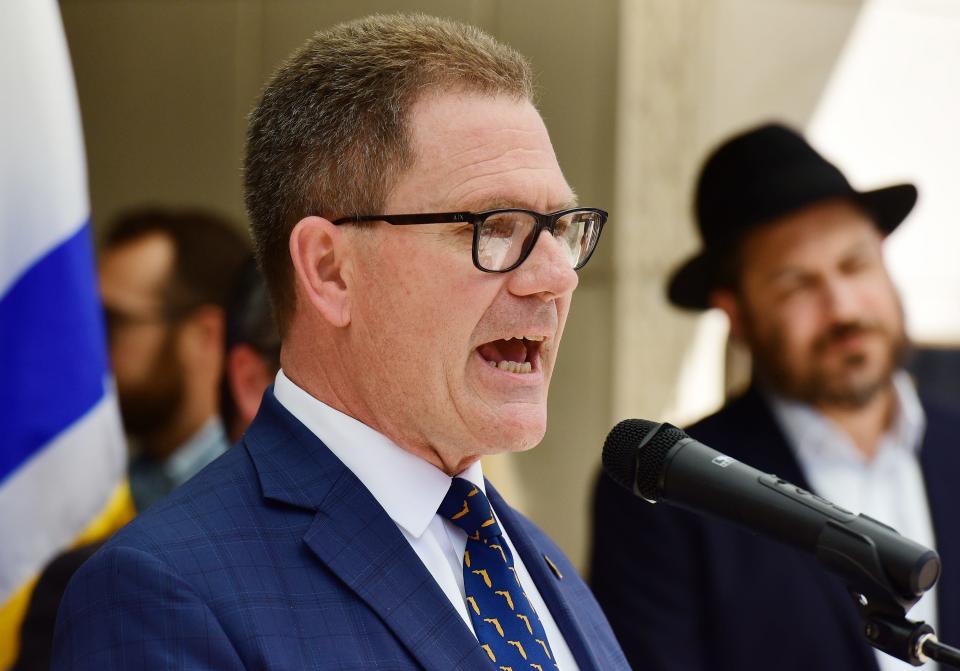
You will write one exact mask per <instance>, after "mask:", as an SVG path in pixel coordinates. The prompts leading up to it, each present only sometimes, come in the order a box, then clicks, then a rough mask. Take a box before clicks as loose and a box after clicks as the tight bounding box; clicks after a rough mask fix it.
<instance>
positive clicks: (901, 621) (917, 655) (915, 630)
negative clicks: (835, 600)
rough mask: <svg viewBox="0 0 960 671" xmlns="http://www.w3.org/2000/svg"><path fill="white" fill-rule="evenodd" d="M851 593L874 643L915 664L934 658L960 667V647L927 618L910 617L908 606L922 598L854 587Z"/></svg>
mask: <svg viewBox="0 0 960 671" xmlns="http://www.w3.org/2000/svg"><path fill="white" fill-rule="evenodd" d="M850 594H851V595H852V596H853V598H854V601H855V602H856V604H857V610H858V612H859V613H860V617H861V618H863V621H864V627H863V633H864V635H865V636H866V637H867V641H868V642H869V643H870V645H872V646H873V647H875V648H877V649H878V650H880V651H882V652H885V653H887V654H888V655H891V656H893V657H896V658H897V659H902V660H903V661H905V662H907V663H909V664H912V665H913V666H921V665H923V664H926V663H927V662H929V661H930V660H934V661H936V662H940V663H941V664H943V665H945V666H952V667H953V668H955V669H960V650H958V649H957V648H954V647H952V646H949V645H947V644H945V643H941V642H940V641H938V640H937V635H936V634H935V633H934V631H933V627H931V626H930V625H929V624H927V623H926V622H914V621H913V620H908V619H907V617H906V613H907V610H908V609H909V608H910V607H911V606H913V604H914V603H916V602H917V601H919V598H917V599H914V600H913V601H912V602H909V601H906V600H904V599H902V598H900V597H897V596H894V595H891V594H884V593H880V594H879V595H877V594H874V595H873V596H871V597H867V596H866V595H864V594H862V593H859V592H857V591H856V590H853V589H851V590H850Z"/></svg>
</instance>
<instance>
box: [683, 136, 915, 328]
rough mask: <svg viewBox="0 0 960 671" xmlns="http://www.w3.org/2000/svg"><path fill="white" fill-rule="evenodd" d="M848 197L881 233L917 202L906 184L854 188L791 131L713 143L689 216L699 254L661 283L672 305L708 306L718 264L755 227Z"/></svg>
mask: <svg viewBox="0 0 960 671" xmlns="http://www.w3.org/2000/svg"><path fill="white" fill-rule="evenodd" d="M833 198H847V199H849V200H851V201H852V202H854V203H856V204H857V205H859V206H860V207H861V208H862V209H863V210H864V211H865V212H866V213H867V214H868V216H870V217H871V218H872V219H873V221H874V223H875V224H876V226H877V228H878V229H879V230H880V231H881V232H882V233H883V234H884V235H886V234H888V233H890V232H891V231H893V229H895V228H896V227H897V226H899V225H900V222H902V221H903V220H904V219H905V218H906V216H907V215H908V214H909V213H910V210H912V209H913V206H914V204H915V203H916V202H917V189H916V187H915V186H913V185H912V184H897V185H895V186H888V187H885V188H882V189H875V190H873V191H857V190H856V189H854V188H853V187H852V186H850V183H849V182H848V181H847V178H846V177H844V176H843V173H841V172H840V170H839V169H838V168H837V167H836V166H835V165H833V164H832V163H830V162H829V161H827V159H825V158H824V157H823V156H821V155H820V154H819V153H817V151H816V150H815V149H814V148H813V147H811V146H810V145H809V144H808V143H807V141H806V140H804V139H803V137H802V136H801V135H800V134H799V133H797V132H796V131H794V130H792V129H790V128H787V127H786V126H783V125H781V124H766V125H763V126H759V127H757V128H753V129H751V130H748V131H746V132H743V133H741V134H739V135H737V136H735V137H733V138H731V139H729V140H727V141H726V142H724V143H723V144H722V145H720V146H719V147H718V148H717V149H715V150H714V151H713V153H712V154H710V156H709V157H708V158H707V160H706V162H705V163H704V166H703V169H702V170H701V171H700V178H699V179H698V180H697V191H696V201H695V208H696V218H697V227H698V228H699V231H700V238H701V240H702V241H703V249H702V251H701V252H700V253H699V254H697V255H696V256H694V257H693V258H690V259H688V260H687V261H686V262H684V263H683V264H681V265H680V266H679V267H678V268H677V269H676V270H675V271H674V272H673V275H672V276H671V278H670V281H669V283H668V285H667V297H668V298H669V300H670V302H671V303H673V304H674V305H676V306H678V307H682V308H687V309H691V310H704V309H706V308H708V307H709V303H708V301H709V295H710V291H711V290H712V289H714V287H715V286H716V282H717V279H718V270H719V261H720V260H721V259H722V258H723V257H724V255H725V254H728V253H730V252H731V251H732V250H733V249H734V248H735V246H736V244H737V243H738V242H739V241H740V240H741V239H742V238H743V236H744V235H745V234H747V233H749V232H750V231H752V230H753V229H754V228H756V227H757V226H761V225H763V224H766V223H768V222H771V221H773V220H775V219H777V218H779V217H782V216H785V215H788V214H790V213H792V212H796V211H797V210H800V209H802V208H804V207H806V206H807V205H812V204H814V203H818V202H822V201H825V200H830V199H833Z"/></svg>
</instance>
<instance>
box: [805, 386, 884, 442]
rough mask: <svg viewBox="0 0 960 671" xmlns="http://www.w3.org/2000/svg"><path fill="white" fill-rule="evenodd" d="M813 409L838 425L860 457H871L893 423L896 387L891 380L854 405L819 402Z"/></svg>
mask: <svg viewBox="0 0 960 671" xmlns="http://www.w3.org/2000/svg"><path fill="white" fill-rule="evenodd" d="M816 409H817V411H819V412H820V413H822V414H823V415H824V416H825V417H827V418H829V419H830V420H831V421H833V422H834V423H835V424H836V425H837V426H839V427H840V429H841V430H843V432H844V433H846V434H847V436H849V437H850V440H851V441H853V444H854V446H856V448H857V450H858V451H859V452H860V453H861V454H863V456H864V457H866V458H867V459H873V457H874V456H875V455H876V453H877V450H878V449H879V446H880V439H881V438H882V437H883V434H884V433H886V432H887V430H888V429H889V428H890V426H891V425H892V424H893V419H894V415H895V413H896V410H897V395H896V390H895V389H894V386H893V384H892V383H891V384H888V385H887V386H886V387H884V388H883V389H881V390H880V391H878V392H877V393H876V394H875V395H874V397H873V398H872V399H870V400H869V401H868V402H867V403H866V405H863V406H860V407H858V408H851V407H848V406H837V405H829V406H824V405H820V406H816Z"/></svg>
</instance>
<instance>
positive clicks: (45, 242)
mask: <svg viewBox="0 0 960 671" xmlns="http://www.w3.org/2000/svg"><path fill="white" fill-rule="evenodd" d="M3 14H4V17H3V20H2V21H0V97H2V99H3V104H2V105H0V669H3V668H6V667H8V666H9V665H10V664H11V663H12V661H13V658H14V655H15V653H16V647H17V646H16V636H17V633H18V630H19V624H20V620H21V618H22V615H23V612H24V609H25V607H26V604H27V599H28V598H29V594H30V589H31V587H32V585H33V583H34V581H35V580H36V577H37V576H38V574H39V572H40V570H41V569H42V568H43V567H44V565H45V564H46V563H47V562H48V561H49V560H50V559H52V558H53V557H54V556H55V555H56V554H57V553H59V552H61V551H62V550H64V549H66V548H68V547H70V546H73V545H75V544H77V543H80V542H83V541H84V540H93V539H94V538H97V537H102V536H103V535H105V534H107V533H109V532H110V531H112V530H114V529H115V528H117V527H118V526H119V525H121V524H122V523H124V522H125V521H126V520H128V519H129V518H130V516H131V515H132V506H131V504H130V499H129V490H128V488H127V486H126V480H125V471H126V447H125V444H124V439H123V432H122V429H121V426H120V419H119V412H118V410H117V404H116V397H115V394H114V391H113V388H112V385H111V382H110V377H109V371H108V366H107V357H106V346H105V337H104V327H103V319H102V315H101V311H100V306H99V299H98V297H97V291H96V280H95V272H94V261H93V249H92V243H91V233H90V211H89V199H88V195H87V183H86V164H85V157H84V150H83V138H82V132H81V126H80V115H79V109H78V105H77V96H76V89H75V87H74V82H73V75H72V71H71V67H70V57H69V53H68V51H67V45H66V41H65V38H64V33H63V25H62V23H61V19H60V15H59V10H58V7H57V4H56V2H55V0H10V1H9V2H5V3H4V10H3Z"/></svg>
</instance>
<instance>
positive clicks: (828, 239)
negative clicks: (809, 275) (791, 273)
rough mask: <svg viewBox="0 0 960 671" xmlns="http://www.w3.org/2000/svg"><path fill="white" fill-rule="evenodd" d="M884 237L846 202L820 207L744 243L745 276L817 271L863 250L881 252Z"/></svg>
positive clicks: (772, 225) (760, 231)
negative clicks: (746, 273) (747, 274)
mask: <svg viewBox="0 0 960 671" xmlns="http://www.w3.org/2000/svg"><path fill="white" fill-rule="evenodd" d="M882 241H883V235H882V234H881V233H880V231H878V230H877V227H876V226H875V225H874V223H873V221H872V220H871V219H870V218H869V217H868V216H867V215H866V214H865V213H864V212H863V211H861V210H860V209H859V208H857V207H856V206H854V205H853V204H852V203H850V202H848V201H845V200H834V201H828V202H825V203H817V204H814V205H811V206H808V207H806V208H804V209H802V210H799V211H797V212H795V213H792V214H790V215H788V216H786V217H782V218H780V219H778V220H776V221H774V222H772V223H770V224H767V225H764V226H762V227H760V228H758V229H756V230H755V231H754V232H752V233H751V234H750V235H748V236H747V238H746V239H745V240H744V241H743V244H742V246H741V250H740V254H741V261H742V264H743V269H744V271H745V272H753V273H760V274H763V275H767V274H774V273H777V272H779V271H782V270H786V269H797V270H803V269H807V268H809V269H814V268H817V267H820V266H823V265H824V264H830V263H834V262H837V261H839V260H842V259H843V258H844V257H845V256H846V255H848V254H851V253H855V252H856V251H858V250H861V249H879V247H880V245H881V243H882Z"/></svg>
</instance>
